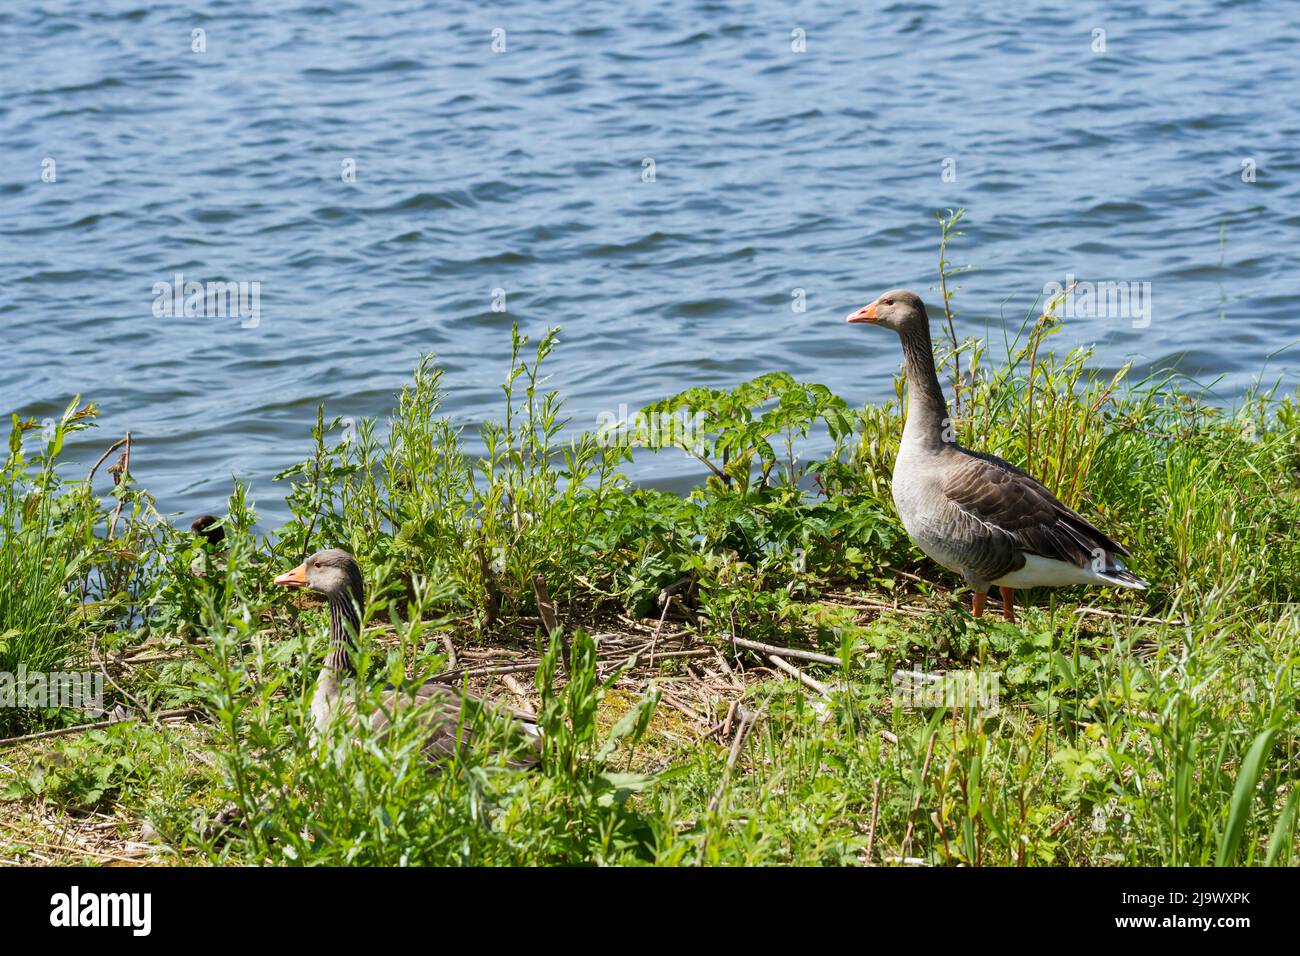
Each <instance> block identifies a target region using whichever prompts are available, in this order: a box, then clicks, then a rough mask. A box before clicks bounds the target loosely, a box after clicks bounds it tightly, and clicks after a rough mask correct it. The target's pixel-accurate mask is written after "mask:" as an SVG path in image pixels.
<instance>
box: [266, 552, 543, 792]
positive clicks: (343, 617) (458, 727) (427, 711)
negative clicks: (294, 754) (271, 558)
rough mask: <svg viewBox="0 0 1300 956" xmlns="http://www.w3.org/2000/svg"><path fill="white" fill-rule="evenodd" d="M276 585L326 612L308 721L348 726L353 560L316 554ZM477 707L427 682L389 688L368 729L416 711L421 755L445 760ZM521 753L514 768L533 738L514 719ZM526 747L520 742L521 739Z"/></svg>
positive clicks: (522, 763) (355, 591) (357, 617)
mask: <svg viewBox="0 0 1300 956" xmlns="http://www.w3.org/2000/svg"><path fill="white" fill-rule="evenodd" d="M275 583H276V584H282V585H285V586H287V587H293V588H301V587H305V588H310V589H311V590H313V591H316V592H318V593H320V594H323V595H325V600H326V603H327V604H328V605H329V612H330V649H329V654H327V655H326V657H325V665H324V666H323V667H322V668H321V672H320V676H319V677H318V678H317V681H316V694H315V696H314V697H313V698H312V702H311V715H312V722H313V724H314V725H315V728H316V732H317V733H318V734H319V733H324V732H325V730H326V729H327V728H328V727H329V725H330V723H331V721H332V720H333V719H334V718H335V716H337V715H343V716H346V718H347V721H348V724H349V725H350V726H351V727H353V728H355V727H356V726H357V723H358V718H357V714H356V701H355V700H354V699H352V698H351V697H347V696H344V695H343V694H342V689H341V684H342V682H343V680H344V679H345V678H347V677H349V676H354V675H355V674H356V666H355V665H354V664H353V662H352V655H353V654H354V653H355V652H356V645H355V644H354V643H353V640H354V638H355V636H356V635H357V633H358V632H359V631H360V629H361V608H362V607H364V605H365V584H364V582H363V581H362V578H361V569H360V568H359V567H358V566H357V562H356V560H355V559H354V558H353V557H352V555H350V554H348V553H347V552H346V551H341V550H339V549H337V548H328V549H326V550H324V551H317V552H316V553H315V554H313V555H311V557H309V558H307V559H306V560H304V561H303V562H302V564H300V565H298V567H296V568H294V569H293V570H292V571H286V572H285V573H284V574H281V575H280V576H279V577H277V578H276V579H275ZM462 703H463V704H465V705H466V706H467V707H468V708H470V709H478V708H480V707H482V706H483V705H482V702H481V701H479V700H478V699H477V698H475V697H471V696H468V695H462V693H461V692H460V691H459V690H456V689H455V688H453V687H451V686H449V685H447V684H441V683H436V682H434V681H430V682H429V683H426V684H422V685H421V686H419V687H417V688H414V689H411V690H402V689H398V688H389V689H388V690H386V691H385V692H384V693H383V694H382V695H381V696H380V698H379V708H378V709H377V710H375V712H374V713H372V714H371V715H370V726H371V727H372V729H374V730H376V731H380V730H383V729H384V728H385V727H387V726H388V725H389V724H390V723H391V721H392V718H393V716H394V715H395V714H396V713H397V712H398V711H399V710H406V709H409V708H416V709H418V711H419V715H418V717H417V719H418V721H419V722H420V725H421V727H422V730H423V733H424V734H425V737H426V740H425V746H424V752H425V754H426V755H428V756H429V758H430V759H432V760H440V759H445V758H446V757H449V756H451V755H452V753H453V752H455V751H456V750H457V749H458V748H459V747H460V746H463V745H464V744H466V743H468V742H469V740H470V738H471V736H472V731H471V727H470V721H469V720H468V719H467V718H468V717H469V712H468V711H462ZM516 730H517V732H518V734H519V738H520V749H521V751H522V754H521V755H519V756H514V757H512V758H511V760H510V763H511V765H512V766H516V767H528V766H533V765H534V764H536V763H537V762H538V747H537V744H538V739H537V732H536V728H535V726H534V725H532V724H531V723H529V722H525V721H520V722H519V725H518V726H517V728H516ZM525 738H526V740H527V743H524V740H525Z"/></svg>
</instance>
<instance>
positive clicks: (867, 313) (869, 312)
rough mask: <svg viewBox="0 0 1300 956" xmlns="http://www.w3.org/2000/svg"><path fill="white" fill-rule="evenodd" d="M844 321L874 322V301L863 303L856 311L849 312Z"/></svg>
mask: <svg viewBox="0 0 1300 956" xmlns="http://www.w3.org/2000/svg"><path fill="white" fill-rule="evenodd" d="M844 321H845V322H869V323H872V324H874V323H875V321H876V303H874V302H873V303H871V304H870V305H864V306H863V307H862V308H860V309H858V311H856V312H850V313H849V316H848V318H846V319H845V320H844Z"/></svg>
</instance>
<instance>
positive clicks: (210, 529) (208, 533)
mask: <svg viewBox="0 0 1300 956" xmlns="http://www.w3.org/2000/svg"><path fill="white" fill-rule="evenodd" d="M190 530H191V531H193V532H194V533H195V534H196V535H198V536H199V537H200V538H202V539H203V540H204V541H206V542H207V543H208V544H212V545H216V544H220V543H221V542H222V541H224V540H225V538H226V529H225V528H224V527H222V525H221V519H220V518H218V517H217V516H216V515H199V516H198V517H197V518H195V519H194V522H193V523H192V524H191V525H190Z"/></svg>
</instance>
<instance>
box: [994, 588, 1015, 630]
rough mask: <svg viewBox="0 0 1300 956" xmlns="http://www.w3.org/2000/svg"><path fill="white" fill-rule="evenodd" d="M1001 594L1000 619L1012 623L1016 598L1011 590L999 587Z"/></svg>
mask: <svg viewBox="0 0 1300 956" xmlns="http://www.w3.org/2000/svg"><path fill="white" fill-rule="evenodd" d="M998 591H999V592H1001V594H1002V619H1003V620H1004V621H1012V622H1014V621H1015V619H1016V598H1015V592H1014V591H1012V590H1011V588H1004V587H999V588H998Z"/></svg>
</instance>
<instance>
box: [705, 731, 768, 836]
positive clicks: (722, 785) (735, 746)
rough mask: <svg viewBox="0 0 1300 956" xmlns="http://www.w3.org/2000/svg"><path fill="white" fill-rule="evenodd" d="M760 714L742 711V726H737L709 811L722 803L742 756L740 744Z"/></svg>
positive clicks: (713, 810)
mask: <svg viewBox="0 0 1300 956" xmlns="http://www.w3.org/2000/svg"><path fill="white" fill-rule="evenodd" d="M758 717H759V715H758V714H751V713H749V712H748V711H742V712H741V715H740V726H739V727H737V728H736V736H735V738H734V739H733V740H732V741H731V752H730V753H729V754H727V766H726V767H724V768H723V770H722V779H721V780H719V781H718V789H717V790H716V791H714V793H713V799H712V800H710V801H709V813H711V814H712V813H716V812H717V809H718V807H719V806H721V804H722V795H723V793H724V792H725V791H726V789H727V781H728V780H729V779H730V777H731V770H732V768H733V767H735V766H736V758H737V757H739V756H740V745H741V744H742V743H744V741H745V734H746V733H747V732H748V730H749V728H750V727H752V726H753V725H754V722H755V721H757V720H758Z"/></svg>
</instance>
